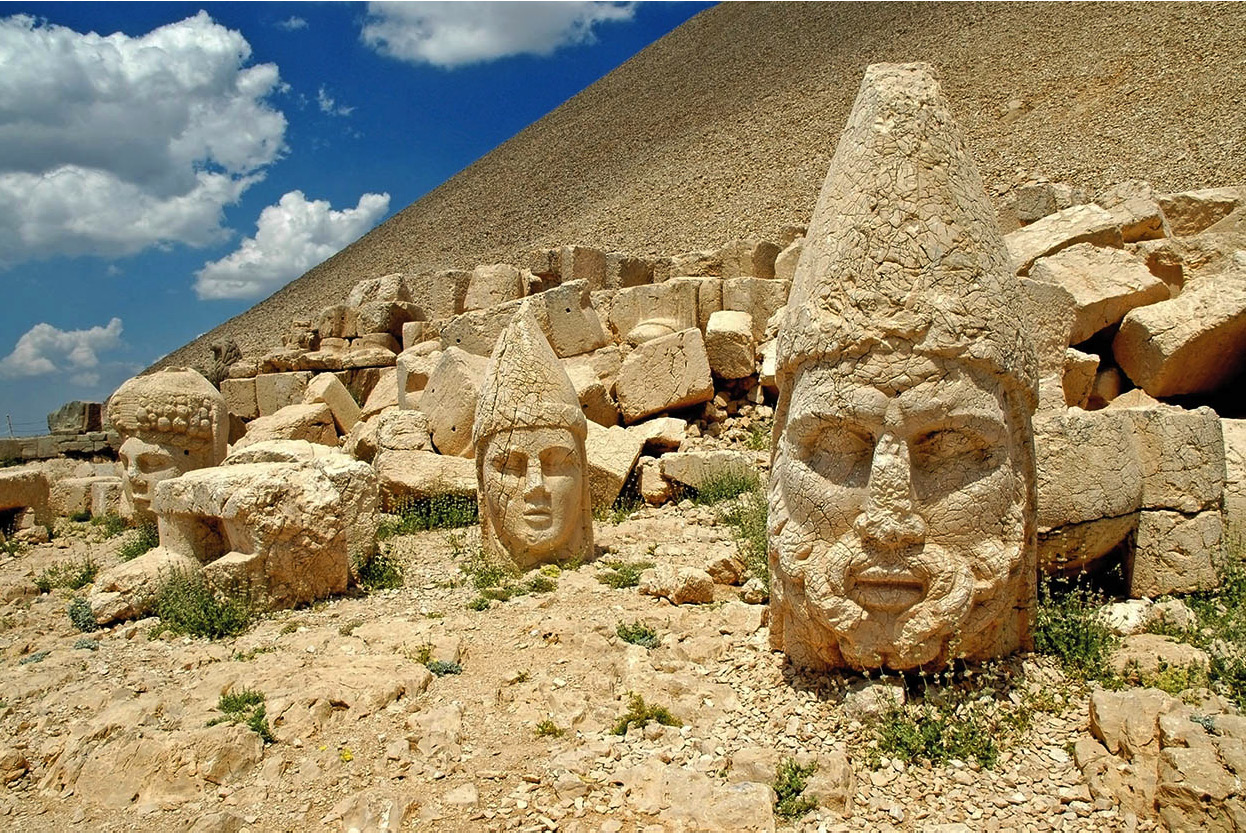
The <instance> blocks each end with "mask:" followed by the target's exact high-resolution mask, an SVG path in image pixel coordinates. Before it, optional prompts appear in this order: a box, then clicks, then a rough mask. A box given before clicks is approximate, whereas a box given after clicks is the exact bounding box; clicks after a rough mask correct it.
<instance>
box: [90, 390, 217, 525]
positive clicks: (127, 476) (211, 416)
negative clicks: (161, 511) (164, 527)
mask: <svg viewBox="0 0 1246 834" xmlns="http://www.w3.org/2000/svg"><path fill="white" fill-rule="evenodd" d="M108 419H109V421H110V422H111V423H112V425H113V428H115V429H116V430H117V432H118V433H119V434H120V435H121V437H122V443H121V448H120V449H119V450H118V456H119V457H120V459H121V465H122V475H121V484H122V497H121V512H122V514H123V515H125V516H127V517H131V516H136V515H137V516H142V517H148V518H150V517H152V512H151V501H152V498H153V497H154V496H155V488H156V484H157V483H159V482H160V481H163V480H165V479H166V478H176V477H177V476H178V475H181V474H183V473H185V472H189V471H191V470H192V469H203V468H204V467H208V466H217V465H218V464H220V462H221V461H222V460H224V459H225V453H226V449H227V445H228V441H229V433H228V422H227V420H228V411H227V408H226V405H225V398H224V397H223V396H222V395H221V392H220V391H218V390H216V388H215V387H213V385H212V383H210V382H208V380H207V379H205V378H204V377H203V375H202V374H200V373H199V372H198V371H193V370H190V369H188V368H168V369H166V370H163V371H157V372H156V373H154V374H148V375H146V376H136V377H133V378H132V379H128V380H126V381H125V382H124V383H122V385H121V387H120V388H118V389H117V391H116V393H114V394H113V395H112V397H111V398H110V399H109V401H108Z"/></svg>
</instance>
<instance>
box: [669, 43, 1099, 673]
mask: <svg viewBox="0 0 1246 834" xmlns="http://www.w3.org/2000/svg"><path fill="white" fill-rule="evenodd" d="M1096 210H1097V211H1102V210H1101V209H1096ZM1039 222H1040V223H1042V222H1043V221H1039ZM1036 225H1037V224H1036ZM1026 231H1027V230H1026V229H1022V230H1021V232H1019V233H1016V234H1021V233H1025V232H1026ZM1118 234H1119V232H1118ZM1035 249H1039V247H1035ZM1048 251H1049V249H1048V248H1047V247H1042V248H1041V251H1036V252H1035V254H1034V255H1033V257H1038V256H1039V255H1041V254H1046V253H1047V252H1048ZM727 283H728V284H730V283H731V282H727ZM761 283H764V282H761ZM724 300H726V299H724ZM726 306H728V307H734V306H735V305H733V304H730V303H727V305H726ZM786 306H787V309H786V311H785V312H784V315H783V318H782V323H781V324H780V326H779V331H778V347H777V352H776V365H777V367H776V376H777V380H778V384H779V405H778V409H777V412H776V424H775V432H776V449H775V454H774V462H773V466H772V470H771V486H770V490H769V496H770V516H769V528H770V540H769V548H770V566H771V574H772V575H771V583H770V587H771V598H770V612H771V620H770V639H771V645H772V646H773V647H774V648H775V649H778V650H781V651H783V652H785V653H786V654H787V655H788V658H789V659H790V661H791V662H792V663H793V664H794V665H796V666H803V667H809V668H815V669H835V668H841V667H855V668H878V667H887V668H891V669H914V668H918V667H922V668H931V667H936V666H941V665H944V664H947V663H950V662H951V661H952V660H953V659H955V658H957V657H964V658H970V659H973V658H983V659H985V658H990V657H997V656H1000V655H1003V654H1007V653H1009V652H1012V651H1015V650H1017V649H1018V648H1021V647H1024V646H1026V645H1028V644H1029V639H1030V638H1029V631H1030V608H1031V606H1032V604H1033V598H1034V594H1035V577H1036V569H1035V561H1034V560H1035V550H1034V541H1035V538H1034V536H1035V532H1036V531H1035V507H1034V505H1033V499H1032V497H1031V496H1032V495H1033V494H1034V493H1033V490H1034V487H1035V472H1034V459H1033V441H1032V429H1031V425H1030V419H1031V415H1032V414H1033V412H1034V409H1035V407H1036V405H1037V399H1038V397H1037V394H1038V371H1037V364H1036V360H1035V357H1034V353H1033V349H1032V347H1031V345H1030V343H1029V338H1028V334H1027V321H1026V319H1027V317H1026V308H1025V301H1024V300H1023V298H1022V290H1021V287H1020V285H1019V282H1018V281H1017V280H1016V278H1015V275H1014V270H1013V268H1012V259H1011V258H1010V256H1009V253H1008V250H1007V249H1006V248H1005V246H1004V241H1003V238H1002V236H1001V234H1000V231H999V226H998V221H997V220H996V215H995V210H994V207H993V205H992V203H991V201H990V199H989V198H988V197H987V195H986V193H985V191H984V190H983V188H982V184H981V179H980V177H979V175H978V173H977V171H976V170H975V168H974V166H973V163H972V162H971V160H970V158H969V155H968V152H967V151H966V147H965V142H964V137H963V134H962V133H961V131H960V129H959V127H958V126H957V125H956V123H955V122H954V120H953V119H952V117H951V114H950V113H949V112H948V108H947V104H946V102H945V100H944V99H943V97H942V95H941V94H940V92H939V87H938V84H937V82H936V81H935V78H934V75H933V71H932V70H931V69H930V67H928V66H927V65H924V64H904V65H897V64H876V65H873V66H871V67H869V68H868V69H867V70H866V73H865V79H864V81H863V83H862V85H861V89H860V91H859V93H858V95H857V99H856V102H855V103H854V105H853V109H852V113H851V115H850V116H849V120H848V126H847V128H846V129H845V131H844V133H843V135H842V136H841V138H840V142H839V145H838V147H837V149H836V152H835V156H834V158H833V159H832V161H831V166H830V171H829V172H828V174H827V178H826V182H825V184H824V186H823V189H822V193H821V195H820V196H819V198H818V205H817V207H816V208H815V210H814V214H813V218H812V220H811V221H810V224H809V230H808V233H807V235H806V243H805V250H804V252H803V254H802V255H801V258H800V262H799V264H798V266H797V268H796V277H795V279H794V280H793V282H792V288H791V293H790V296H789V298H788V299H787V305H786ZM757 318H758V317H757V315H756V314H755V315H754V324H756V321H757ZM763 320H764V317H763ZM971 415H972V416H971ZM668 471H669V467H668Z"/></svg>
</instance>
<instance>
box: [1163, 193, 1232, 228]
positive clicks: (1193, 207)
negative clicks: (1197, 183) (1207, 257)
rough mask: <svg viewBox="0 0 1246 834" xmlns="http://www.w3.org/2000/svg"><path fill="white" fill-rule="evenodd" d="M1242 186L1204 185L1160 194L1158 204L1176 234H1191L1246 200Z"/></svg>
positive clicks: (1214, 221)
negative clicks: (1189, 189)
mask: <svg viewBox="0 0 1246 834" xmlns="http://www.w3.org/2000/svg"><path fill="white" fill-rule="evenodd" d="M1244 196H1246V195H1243V193H1242V189H1240V188H1203V189H1199V190H1198V191H1183V192H1181V193H1179V194H1165V195H1162V196H1160V198H1159V205H1160V208H1161V209H1163V211H1164V216H1165V217H1166V218H1168V226H1169V228H1170V229H1171V230H1172V234H1173V235H1175V236H1177V237H1188V236H1190V235H1196V234H1198V233H1199V232H1201V231H1203V230H1205V229H1207V228H1208V227H1210V226H1212V225H1214V224H1215V223H1216V221H1218V220H1221V219H1223V218H1224V217H1227V216H1228V215H1229V214H1230V213H1231V212H1232V211H1233V210H1234V209H1235V208H1237V207H1238V206H1239V205H1241V204H1242V202H1243V197H1244Z"/></svg>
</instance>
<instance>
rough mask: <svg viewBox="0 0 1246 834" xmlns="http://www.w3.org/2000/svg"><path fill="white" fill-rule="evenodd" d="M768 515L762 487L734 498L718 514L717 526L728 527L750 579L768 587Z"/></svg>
mask: <svg viewBox="0 0 1246 834" xmlns="http://www.w3.org/2000/svg"><path fill="white" fill-rule="evenodd" d="M769 513H770V506H769V502H768V501H767V499H766V492H765V489H764V488H763V487H762V486H761V484H757V485H756V486H755V488H753V489H751V490H749V491H748V492H744V493H741V494H740V495H738V496H736V500H734V501H732V502H731V503H730V504H727V505H726V506H724V507H722V508H721V509H719V511H718V523H719V524H725V525H726V526H728V527H730V528H731V532H732V534H733V536H734V537H735V542H736V549H737V550H738V552H739V554H740V560H741V561H742V562H744V565H745V567H746V568H748V572H749V574H750V575H751V576H754V577H756V578H758V579H760V580H761V581H762V582H764V583H765V585H766V587H767V588H769V587H770V567H769V564H768V562H767V556H766V553H767V546H766V536H767V530H768V528H767V522H768V518H769Z"/></svg>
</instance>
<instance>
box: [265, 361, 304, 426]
mask: <svg viewBox="0 0 1246 834" xmlns="http://www.w3.org/2000/svg"><path fill="white" fill-rule="evenodd" d="M312 376H313V374H312V373H311V372H309V371H292V372H289V373H280V374H260V375H259V376H257V377H255V405H256V410H257V411H258V412H259V416H260V417H267V416H268V415H270V414H276V413H277V412H278V411H280V410H281V409H283V408H285V407H286V406H288V405H295V404H297V403H302V402H303V396H304V395H305V394H306V393H307V383H309V382H311V379H312Z"/></svg>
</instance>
